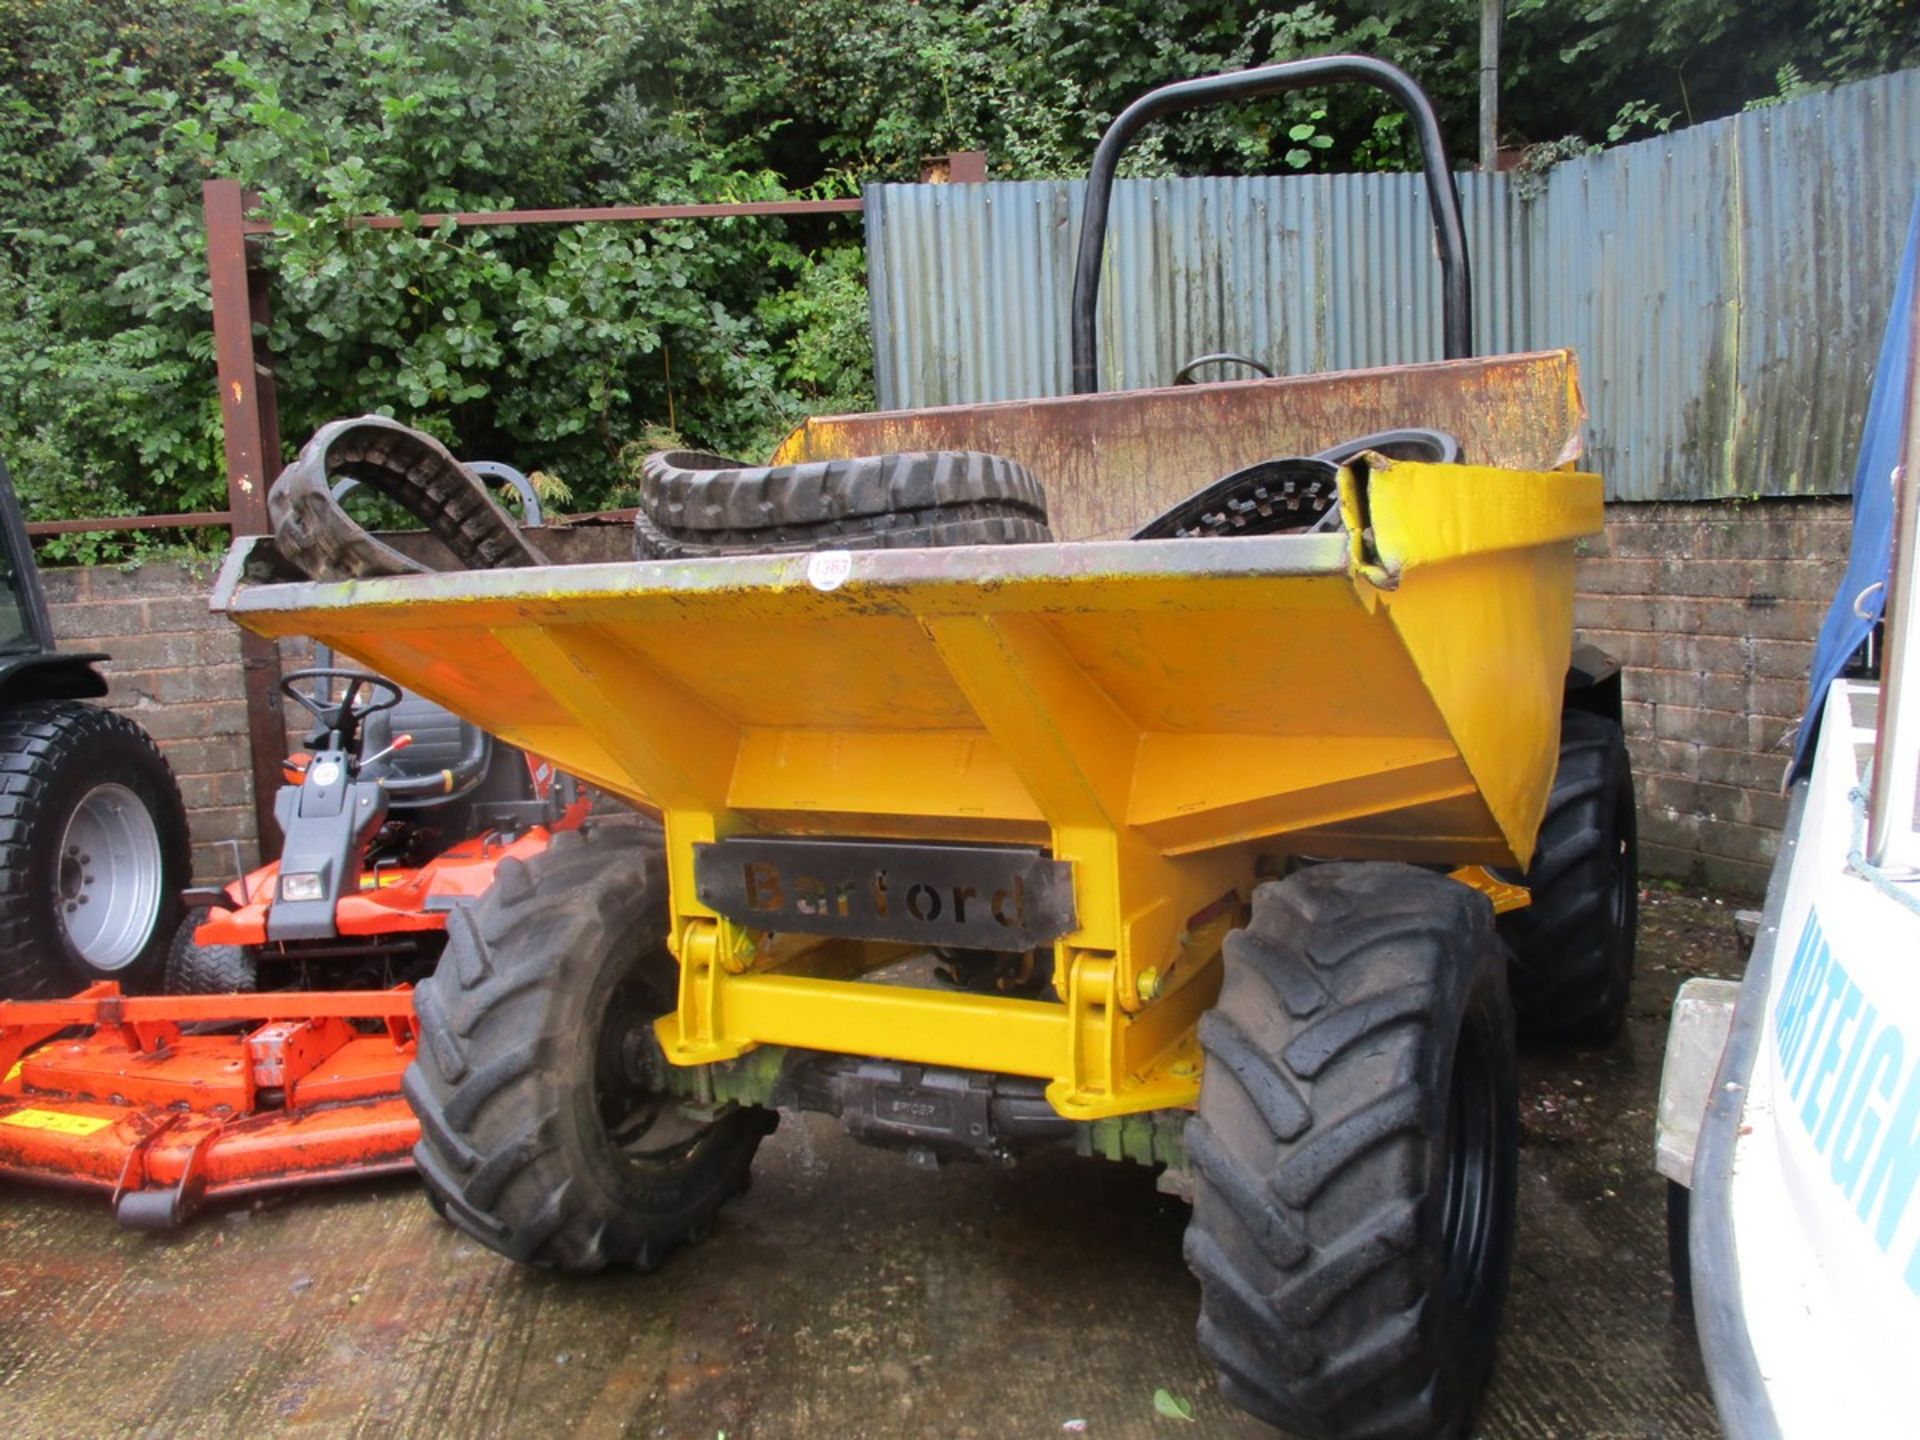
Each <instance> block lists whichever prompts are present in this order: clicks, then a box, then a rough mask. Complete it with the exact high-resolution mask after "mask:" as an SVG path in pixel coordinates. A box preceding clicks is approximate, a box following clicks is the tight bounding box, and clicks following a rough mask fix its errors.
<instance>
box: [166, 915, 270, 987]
mask: <svg viewBox="0 0 1920 1440" xmlns="http://www.w3.org/2000/svg"><path fill="white" fill-rule="evenodd" d="M200 920H201V916H200V912H199V911H197V910H196V911H191V912H189V913H188V915H187V917H186V918H185V919H184V920H182V921H181V922H180V928H179V929H178V930H176V931H174V932H173V944H172V946H171V947H170V948H169V949H168V951H167V983H166V987H165V988H166V992H167V994H169V995H242V994H250V993H251V992H253V991H255V990H258V989H259V988H260V961H259V957H258V956H256V955H255V954H254V952H253V950H252V949H251V948H249V947H248V946H245V945H201V944H197V943H196V942H195V941H194V938H193V932H194V931H195V930H196V929H197V928H198V927H199V925H200Z"/></svg>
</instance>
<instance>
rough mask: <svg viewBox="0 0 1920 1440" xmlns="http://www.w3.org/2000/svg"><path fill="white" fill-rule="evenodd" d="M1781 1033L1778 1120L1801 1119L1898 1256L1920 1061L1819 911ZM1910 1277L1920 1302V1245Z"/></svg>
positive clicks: (1786, 993) (1866, 1221) (1917, 1132)
mask: <svg viewBox="0 0 1920 1440" xmlns="http://www.w3.org/2000/svg"><path fill="white" fill-rule="evenodd" d="M1773 1028H1774V1048H1775V1051H1776V1052H1777V1054H1778V1056H1779V1073H1780V1076H1781V1078H1782V1079H1783V1080H1784V1082H1785V1084H1786V1090H1787V1094H1786V1095H1785V1096H1782V1097H1780V1101H1779V1105H1778V1110H1779V1113H1780V1114H1781V1115H1782V1116H1784V1115H1785V1114H1786V1113H1787V1112H1788V1111H1789V1110H1793V1111H1795V1112H1797V1113H1798V1115H1799V1118H1800V1123H1801V1125H1803V1126H1804V1127H1805V1128H1806V1132H1807V1138H1808V1139H1809V1140H1810V1141H1812V1143H1813V1148H1814V1150H1815V1152H1816V1153H1817V1154H1818V1155H1820V1156H1821V1157H1823V1158H1824V1159H1825V1160H1826V1162H1827V1176H1828V1178H1829V1179H1830V1180H1831V1181H1832V1183H1833V1185H1834V1187H1835V1188H1836V1189H1837V1190H1838V1191H1839V1192H1840V1193H1841V1195H1843V1196H1844V1197H1845V1198H1846V1199H1847V1200H1848V1201H1850V1202H1852V1205H1853V1212H1854V1214H1855V1216H1856V1217H1858V1219H1859V1221H1860V1224H1861V1225H1862V1226H1863V1227H1864V1228H1865V1229H1866V1230H1867V1231H1868V1233H1869V1234H1871V1235H1872V1236H1873V1239H1874V1243H1876V1244H1877V1245H1878V1246H1879V1247H1880V1249H1881V1250H1882V1251H1883V1252H1884V1251H1889V1250H1891V1248H1892V1246H1893V1242H1894V1239H1895V1237H1896V1236H1898V1235H1899V1234H1900V1230H1901V1223H1902V1222H1903V1221H1904V1220H1905V1219H1906V1216H1907V1210H1908V1207H1909V1205H1910V1204H1911V1203H1912V1202H1913V1199H1914V1192H1915V1189H1916V1188H1917V1187H1920V1061H1916V1062H1915V1063H1909V1046H1908V1044H1907V1039H1906V1035H1905V1032H1904V1031H1903V1030H1902V1029H1901V1027H1900V1026H1898V1025H1896V1024H1894V1023H1893V1022H1892V1021H1890V1020H1883V1019H1882V1018H1881V1014H1880V1010H1879V1007H1878V1006H1876V1005H1875V1004H1874V1003H1873V1002H1872V1001H1871V1000H1869V999H1868V998H1867V996H1866V993H1865V992H1864V991H1862V990H1861V988H1860V987H1859V986H1858V985H1857V984H1855V983H1854V980H1853V977H1852V976H1851V975H1849V974H1848V973H1847V969H1846V967H1845V966H1844V965H1842V964H1841V963H1840V960H1839V958H1838V957H1837V956H1835V955H1834V953H1833V947H1832V946H1831V945H1829V944H1828V943H1827V938H1826V935H1825V934H1824V932H1823V931H1822V929H1821V926H1820V917H1819V915H1818V914H1817V913H1814V912H1811V911H1810V912H1809V913H1808V915H1807V924H1806V928H1805V929H1804V930H1802V931H1801V933H1800V943H1799V944H1798V945H1796V946H1795V947H1794V954H1793V962H1792V964H1791V965H1790V966H1789V968H1788V970H1787V974H1786V979H1785V981H1784V982H1783V984H1782V985H1781V987H1780V999H1779V1002H1778V1004H1776V1005H1775V1007H1774V1013H1773ZM1896 1096H1897V1097H1898V1098H1897V1099H1896ZM1789 1102H1794V1103H1789ZM1904 1279H1905V1281H1906V1285H1907V1288H1908V1289H1909V1290H1911V1291H1912V1292H1913V1293H1914V1294H1916V1295H1920V1239H1917V1240H1916V1241H1915V1243H1914V1245H1913V1249H1912V1252H1911V1253H1910V1254H1909V1256H1908V1258H1907V1263H1906V1267H1905V1272H1904Z"/></svg>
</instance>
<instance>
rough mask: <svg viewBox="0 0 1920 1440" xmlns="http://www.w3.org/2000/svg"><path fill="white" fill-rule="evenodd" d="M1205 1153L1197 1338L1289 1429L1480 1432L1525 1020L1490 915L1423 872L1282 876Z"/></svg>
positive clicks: (1222, 1018)
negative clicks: (1516, 1031) (1517, 1030)
mask: <svg viewBox="0 0 1920 1440" xmlns="http://www.w3.org/2000/svg"><path fill="white" fill-rule="evenodd" d="M1200 1041H1201V1045H1202V1047H1203V1048H1204V1050H1205V1052H1206V1062H1207V1065H1206V1073H1205V1079H1204V1081H1203V1082H1202V1085H1201V1091H1200V1104H1199V1112H1198V1114H1197V1115H1196V1116H1195V1117H1194V1118H1193V1119H1192V1120H1191V1121H1189V1122H1188V1125H1187V1131H1186V1147H1187V1155H1188V1159H1189V1161H1190V1163H1191V1166H1192V1170H1193V1176H1194V1184H1195V1197H1194V1211H1193V1219H1192V1221H1191V1222H1190V1224H1189V1225H1188V1228H1187V1237H1186V1256H1187V1262H1188V1264H1189V1265H1190V1266H1191V1267H1192V1269H1193V1271H1194V1273H1195V1274H1196V1275H1197V1276H1198V1277H1199V1279H1200V1288H1201V1314H1200V1329H1199V1337H1200V1347H1201V1349H1202V1350H1203V1351H1205V1352H1206V1354H1207V1356H1208V1358H1209V1359H1210V1360H1212V1361H1213V1363H1214V1365H1215V1366H1216V1367H1217V1368H1218V1370H1219V1372H1220V1386H1221V1390H1222V1391H1223V1393H1224V1394H1225V1395H1226V1396H1227V1398H1228V1399H1230V1400H1231V1401H1233V1402H1234V1403H1235V1404H1237V1405H1239V1406H1241V1407H1242V1408H1243V1409H1246V1410H1248V1411H1250V1412H1252V1413H1253V1414H1255V1415H1257V1416H1259V1417H1260V1418H1261V1419H1263V1420H1266V1421H1268V1422H1270V1423H1272V1424H1275V1425H1278V1426H1280V1427H1281V1428H1282V1429H1284V1430H1286V1431H1288V1432H1289V1433H1292V1434H1296V1435H1300V1436H1340V1437H1349V1440H1358V1437H1371V1440H1395V1437H1415V1436H1432V1435H1451V1434H1456V1433H1464V1431H1465V1430H1466V1428H1467V1427H1468V1425H1469V1424H1470V1421H1471V1417H1472V1414H1473V1411H1474V1408H1475V1406H1476V1405H1477V1403H1478V1399H1479V1395H1480V1392H1481V1390H1482V1388H1483V1387H1484V1385H1485V1382H1486V1379H1487V1375H1488V1373H1489V1370H1490V1368H1491V1365H1492V1362H1493V1354H1494V1340H1495V1334H1496V1331H1497V1329H1498V1326H1499V1321H1500V1312H1501V1307H1502V1304H1503V1301H1504V1299H1505V1295H1506V1288H1507V1274H1508V1268H1509V1265H1510V1262H1511V1258H1512V1251H1513V1229H1514V1194H1515V1174H1516V1154H1517V1152H1516V1143H1517V1133H1518V1119H1517V1109H1516V1106H1517V1101H1516V1091H1515V1080H1514V1058H1513V1043H1514V1042H1513V1017H1512V1012H1511V1010H1510V1008H1509V1005H1508V1001H1507V993H1506V972H1505V962H1504V958H1503V956H1502V955H1501V951H1500V946H1499V944H1498V942H1497V940H1496V938H1495V936H1494V930H1493V912H1492V907H1491V906H1490V905H1489V904H1488V903H1487V900H1486V899H1485V897H1484V896H1481V895H1479V894H1477V893H1475V892H1473V891H1471V890H1469V889H1467V888H1466V887H1465V886H1462V885H1458V884H1455V883H1454V882H1452V881H1450V880H1447V879H1445V878H1444V877H1442V876H1439V875H1436V874H1433V873H1431V872H1427V871H1422V870H1418V869H1415V868H1413V867H1410V866H1404V865H1385V864H1330V865H1320V866H1315V867H1312V868H1310V869H1307V870H1303V871H1301V872H1299V873H1298V874H1296V875H1293V876H1291V877H1289V878H1288V879H1286V880H1283V881H1277V882H1269V883H1267V884H1264V885H1262V886H1260V888H1259V889H1258V890H1257V891H1256V892H1255V893H1254V901H1253V917H1252V921H1251V923H1250V924H1249V925H1248V926H1247V928H1245V929H1243V930H1237V931H1235V932H1233V933H1232V934H1231V935H1229V936H1228V938H1227V942H1226V977H1225V983H1224V985H1223V988H1222V990H1221V993H1220V999H1219V1002H1218V1003H1217V1004H1216V1006H1215V1007H1214V1009H1213V1010H1211V1011H1210V1012H1208V1014H1207V1015H1206V1016H1205V1017H1204V1018H1203V1019H1202V1020H1201V1023H1200Z"/></svg>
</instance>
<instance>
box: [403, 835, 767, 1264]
mask: <svg viewBox="0 0 1920 1440" xmlns="http://www.w3.org/2000/svg"><path fill="white" fill-rule="evenodd" d="M448 932H449V933H448V940H447V948H446V951H445V953H444V954H443V955H442V957H441V960H440V963H439V966H438V967H437V968H436V969H435V971H434V973H433V975H431V976H430V977H429V978H428V979H426V980H425V981H423V982H422V983H421V984H420V985H419V986H418V987H416V989H415V990H414V1002H415V1012H416V1015H417V1017H418V1020H419V1026H420V1043H419V1048H418V1051H417V1054H416V1056H415V1060H414V1063H413V1064H412V1065H411V1066H409V1067H408V1070H407V1074H406V1079H405V1082H404V1088H405V1091H406V1095H407V1099H408V1101H409V1102H410V1103H411V1104H412V1107H413V1110H414V1113H415V1114H416V1115H417V1116H418V1117H419V1119H420V1127H421V1137H420V1142H419V1144H418V1145H417V1146H416V1147H415V1150H414V1160H415V1163H416V1165H417V1167H418V1169H419V1171H420V1174H421V1176H422V1177H423V1178H424V1179H425V1181H426V1183H427V1186H428V1188H429V1190H430V1192H431V1193H432V1195H433V1197H434V1199H435V1208H436V1209H439V1210H441V1212H442V1214H443V1215H444V1216H445V1218H446V1219H447V1220H448V1221H450V1222H451V1223H452V1224H454V1225H456V1226H457V1227H459V1228H460V1229H461V1230H464V1231H465V1232H466V1233H467V1234H469V1235H471V1236H473V1237H474V1238H475V1239H477V1240H479V1241H480V1242H481V1243H483V1244H485V1245H487V1246H489V1247H491V1248H492V1249H495V1250H497V1251H499V1252H500V1253H501V1254H503V1255H506V1256H508V1257H509V1258H510V1259H513V1260H517V1261H519V1262H521V1263H523V1264H528V1265H535V1266H539V1267H541V1268H546V1269H557V1270H569V1271H590V1270H600V1269H603V1268H605V1267H606V1266H608V1265H612V1264H633V1265H636V1266H638V1267H640V1268H641V1269H651V1268H653V1267H654V1266H655V1265H657V1264H659V1263H660V1261H661V1260H662V1259H664V1258H665V1256H666V1254H667V1252H668V1251H670V1250H671V1249H672V1248H674V1247H675V1246H677V1245H680V1244H683V1243H687V1242H688V1241H690V1240H695V1239H698V1238H699V1237H700V1236H701V1235H703V1234H704V1233H705V1231H706V1229H707V1228H708V1226H709V1225H710V1224H711V1222H712V1217H713V1215H714V1213H715V1212H716V1211H717V1210H718V1209H719V1208H720V1206H721V1205H722V1204H724V1203H725V1202H726V1201H727V1200H728V1199H730V1198H731V1197H732V1196H734V1195H735V1194H738V1193H740V1192H741V1191H743V1190H744V1189H745V1188H746V1185H747V1180H748V1167H749V1166H750V1165H751V1163H752V1159H753V1153H754V1150H755V1149H756V1148H757V1147H758V1145H759V1143H760V1139H761V1137H762V1136H763V1135H764V1134H765V1133H766V1132H767V1131H768V1130H770V1129H771V1128H772V1121H773V1117H772V1116H771V1114H770V1113H769V1112H764V1111H757V1110H734V1111H730V1112H728V1113H726V1114H723V1115H722V1116H721V1117H720V1118H718V1119H717V1120H715V1121H714V1122H713V1124H712V1125H711V1127H710V1128H709V1130H708V1132H707V1134H706V1135H705V1136H704V1137H703V1138H701V1139H700V1140H699V1142H698V1144H697V1147H696V1148H695V1149H694V1151H693V1152H692V1155H691V1156H690V1157H689V1158H688V1159H687V1160H685V1161H684V1162H682V1163H680V1164H679V1166H678V1167H677V1168H676V1169H674V1170H673V1172H672V1173H671V1174H670V1175H668V1176H667V1177H666V1178H664V1179H661V1180H659V1181H657V1182H651V1183H652V1189H650V1190H649V1191H648V1192H647V1193H646V1194H645V1195H644V1196H642V1197H641V1201H642V1202H643V1203H636V1199H635V1196H634V1195H633V1194H632V1193H631V1192H628V1191H624V1190H623V1187H622V1185H621V1183H620V1182H619V1180H618V1179H617V1178H609V1177H610V1176H611V1177H617V1176H618V1174H619V1173H620V1172H619V1171H618V1168H617V1166H614V1165H611V1164H610V1163H609V1161H608V1159H607V1157H606V1155H605V1148H606V1146H607V1142H606V1140H605V1137H604V1135H599V1139H598V1141H597V1142H596V1141H595V1140H593V1139H583V1138H582V1136H583V1134H584V1133H585V1132H584V1131H583V1130H582V1129H581V1127H580V1126H579V1125H578V1124H577V1116H576V1115H575V1113H574V1112H573V1111H572V1110H570V1109H569V1106H570V1105H573V1104H575V1102H576V1099H577V1095H578V1090H577V1088H575V1089H569V1081H568V1079H567V1073H568V1066H569V1064H570V1063H571V1062H572V1061H573V1059H574V1057H577V1056H578V1055H580V1054H581V1053H582V1052H583V1051H587V1052H590V1051H591V1050H592V1048H593V1044H592V1036H593V1035H594V1034H595V1024H594V1021H595V1020H597V1018H598V1016H597V1015H596V1014H594V1013H593V1011H592V1003H591V992H592V990H593V987H594V985H595V984H596V983H598V982H597V977H598V976H599V974H600V972H601V971H602V970H604V969H605V968H606V967H607V966H608V965H611V964H613V963H615V962H614V961H613V960H612V959H610V958H609V957H612V956H615V955H617V954H618V953H620V952H621V947H622V946H630V947H632V951H631V953H633V954H634V955H635V956H637V957H639V958H638V959H636V961H635V963H638V964H648V963H652V964H656V965H658V966H659V967H660V968H659V969H658V971H657V972H656V973H657V975H658V980H657V982H656V983H657V988H658V989H660V990H661V992H662V996H661V998H662V1000H663V1002H664V1003H665V1004H667V1005H670V1004H671V1003H672V996H673V993H674V989H673V979H672V975H673V971H672V968H671V967H672V959H671V957H670V956H668V955H667V954H666V952H665V949H664V945H663V942H664V938H665V934H666V869H665V857H664V851H663V848H662V845H661V841H660V838H659V833H658V831H657V830H654V829H653V828H651V827H645V826H636V825H614V826H604V827H589V829H587V830H585V831H569V832H563V833H561V834H559V835H556V836H555V837H554V839H553V843H552V845H551V846H550V848H549V849H548V850H547V851H546V852H545V853H543V854H541V855H539V856H536V857H535V858H534V859H533V860H532V861H530V862H527V863H524V864H523V863H522V862H520V861H518V860H506V861H503V862H502V863H501V865H500V868H499V870H498V871H497V872H496V875H495V879H494V884H493V886H492V887H491V888H490V889H489V890H488V891H487V893H486V894H485V895H484V896H483V897H482V898H481V899H480V901H479V902H478V903H477V904H475V905H472V906H468V907H465V908H463V909H460V910H456V911H454V912H453V913H452V915H451V916H450V917H449V923H448ZM593 1133H594V1134H596V1135H598V1134H599V1132H598V1131H597V1129H596V1130H594V1131H593ZM596 1143H597V1145H598V1147H599V1148H598V1149H597V1150H596Z"/></svg>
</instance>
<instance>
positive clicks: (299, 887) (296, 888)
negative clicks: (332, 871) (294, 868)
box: [280, 874, 327, 900]
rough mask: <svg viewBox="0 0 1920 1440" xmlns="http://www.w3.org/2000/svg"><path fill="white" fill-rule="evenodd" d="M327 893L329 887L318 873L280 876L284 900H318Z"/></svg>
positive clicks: (281, 892) (281, 896) (281, 895)
mask: <svg viewBox="0 0 1920 1440" xmlns="http://www.w3.org/2000/svg"><path fill="white" fill-rule="evenodd" d="M326 893H327V887H326V885H325V883H324V882H323V881H322V880H321V879H320V877H319V876H318V875H314V874H304V875H282V876H281V877H280V898H281V899H282V900H318V899H320V898H321V897H323V896H324V895H325V894H326Z"/></svg>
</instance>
